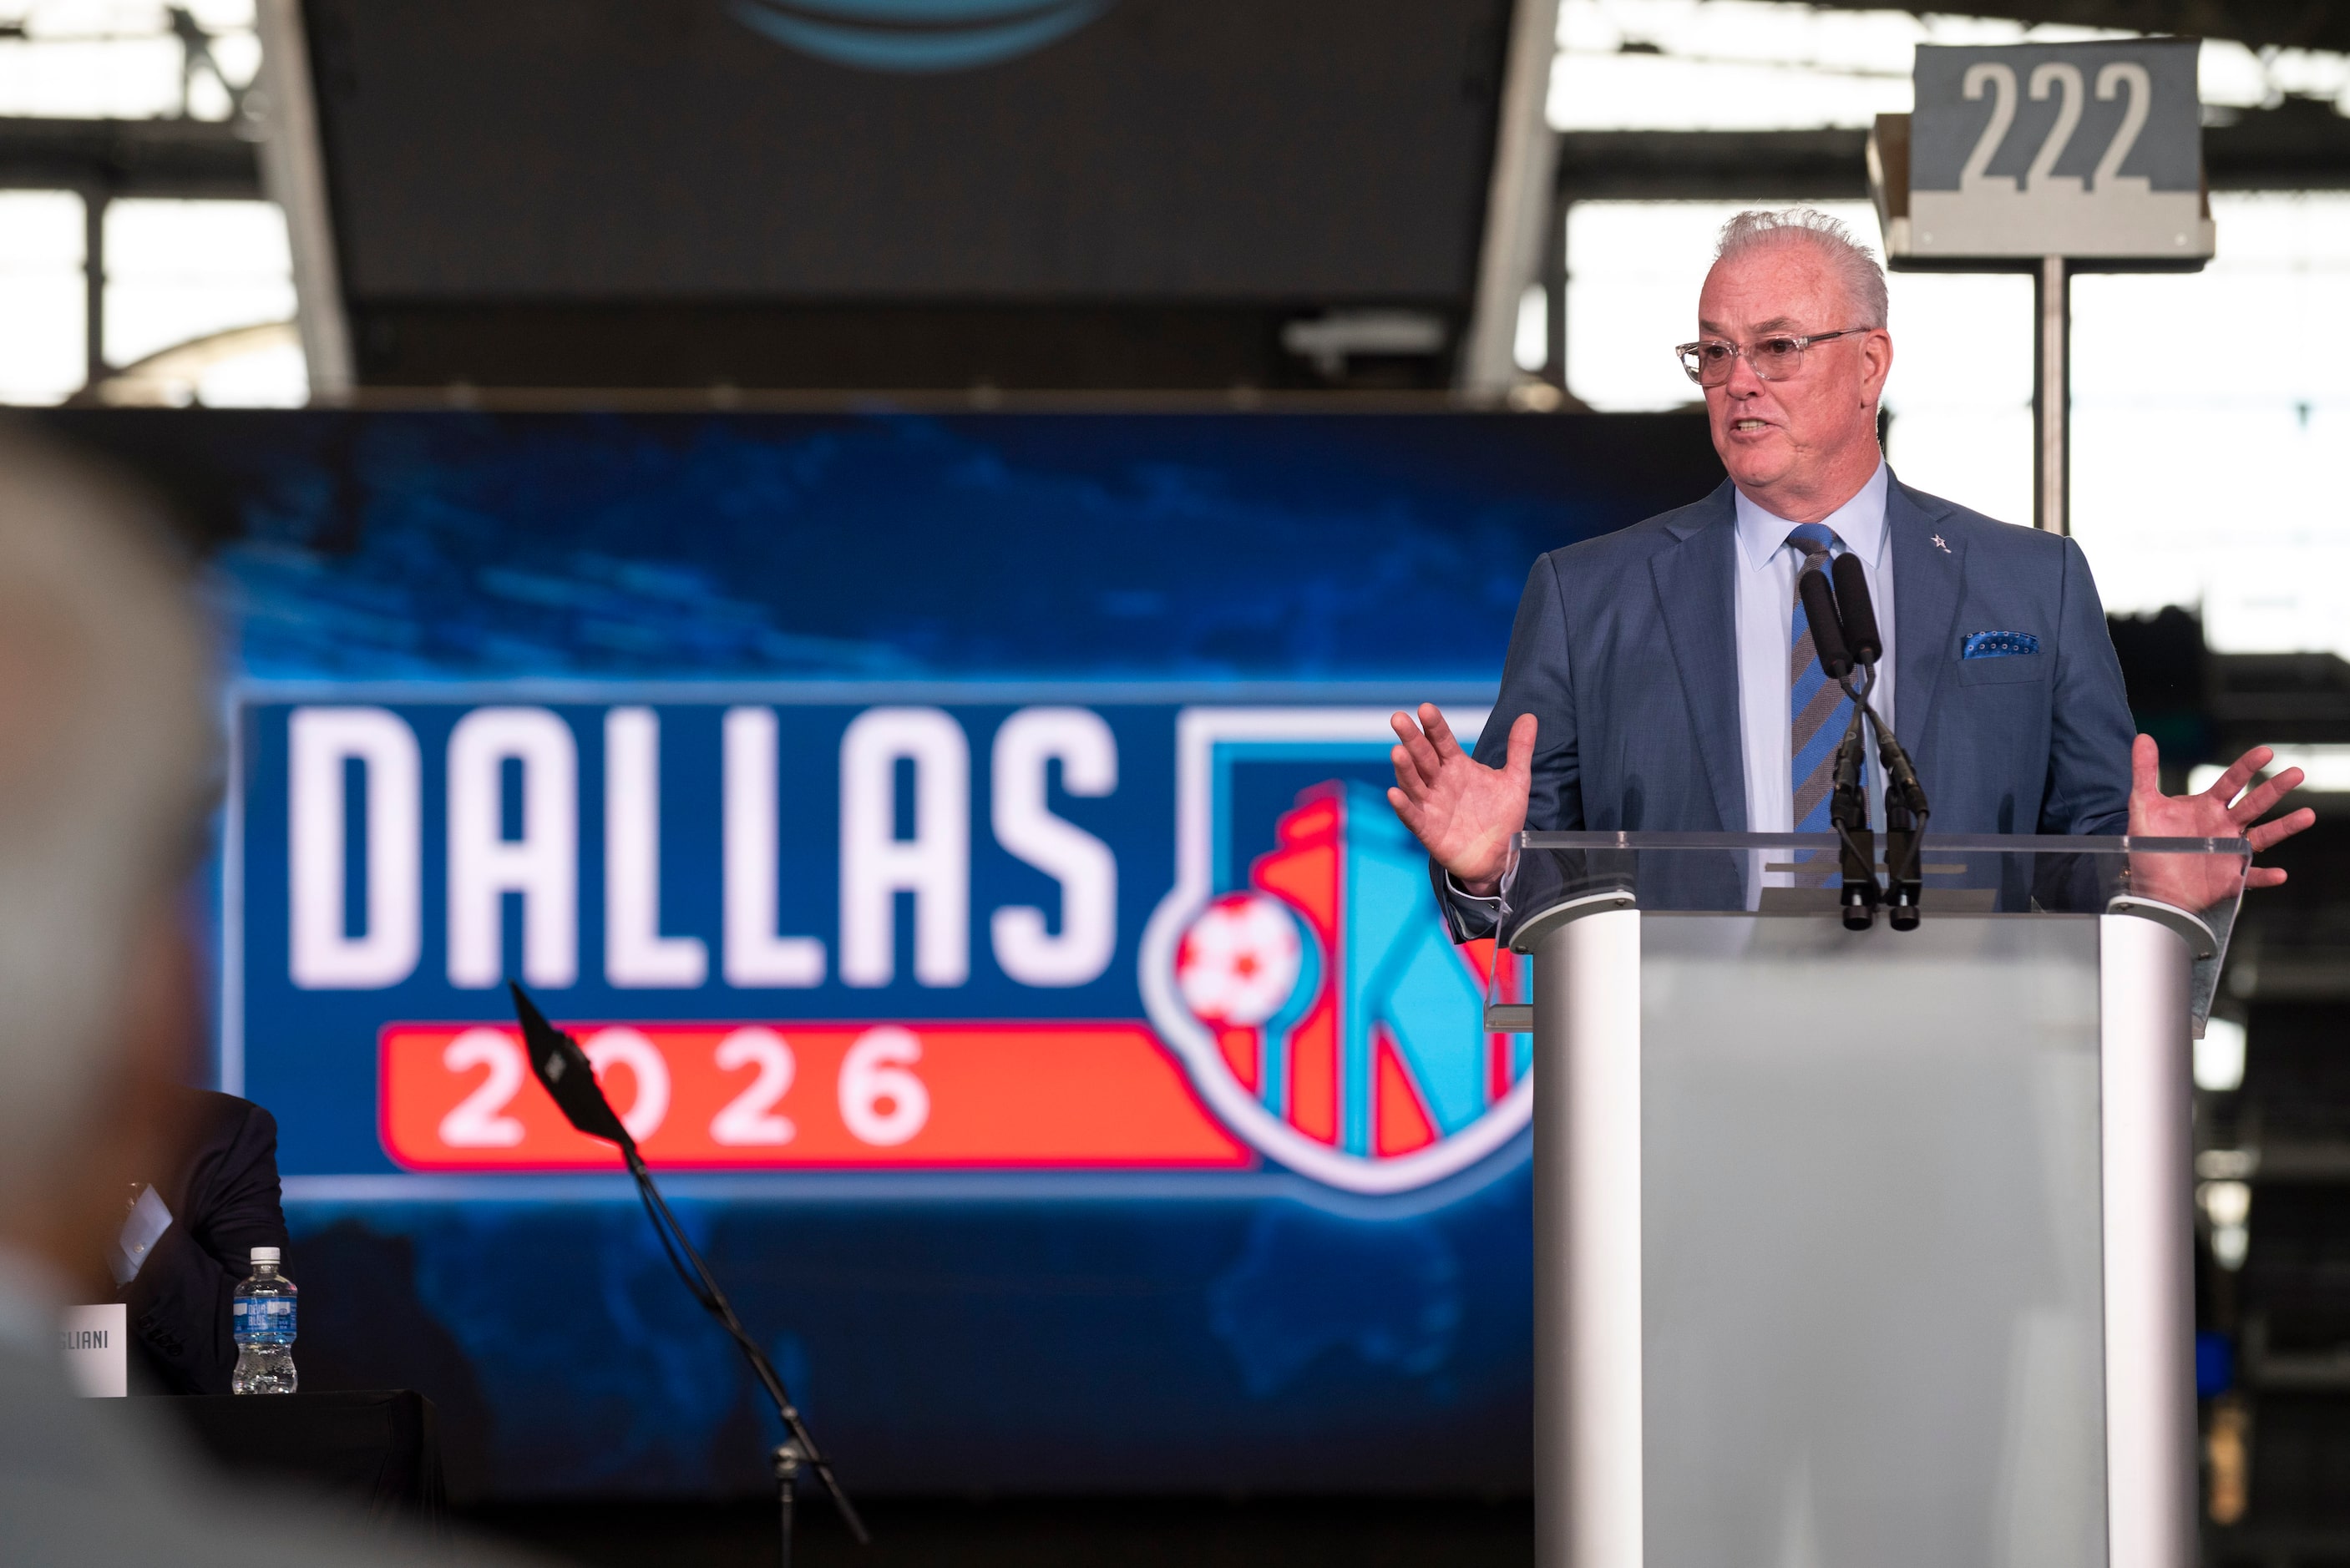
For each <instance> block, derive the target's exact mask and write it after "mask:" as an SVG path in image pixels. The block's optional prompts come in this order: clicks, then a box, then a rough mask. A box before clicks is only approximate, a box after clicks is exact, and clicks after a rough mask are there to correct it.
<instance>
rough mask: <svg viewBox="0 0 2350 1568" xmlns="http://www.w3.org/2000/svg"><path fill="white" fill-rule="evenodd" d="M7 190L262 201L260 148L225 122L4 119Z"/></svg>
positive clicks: (1, 162) (1, 147) (1, 146)
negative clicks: (260, 199) (257, 199)
mask: <svg viewBox="0 0 2350 1568" xmlns="http://www.w3.org/2000/svg"><path fill="white" fill-rule="evenodd" d="M0 190H14V191H25V190H35V191H80V192H86V193H93V194H103V195H106V196H109V197H116V196H176V197H186V198H207V197H209V198H213V199H223V198H225V199H237V198H244V199H248V200H250V199H256V198H258V197H259V196H260V195H261V193H262V191H261V168H260V161H259V147H258V145H257V144H256V143H255V142H252V141H248V140H245V139H244V137H243V136H240V135H239V134H238V133H237V127H236V126H234V124H231V123H228V122H226V121H223V120H207V119H26V118H20V117H13V116H10V117H0Z"/></svg>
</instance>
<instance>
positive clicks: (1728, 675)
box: [1648, 480, 1908, 833]
mask: <svg viewBox="0 0 2350 1568" xmlns="http://www.w3.org/2000/svg"><path fill="white" fill-rule="evenodd" d="M1671 532H1672V533H1673V534H1674V535H1676V536H1677V537H1678V538H1679V540H1680V543H1679V545H1677V546H1675V547H1673V548H1671V549H1669V550H1661V551H1659V552H1658V553H1657V554H1656V555H1655V556H1651V557H1650V558H1649V561H1648V572H1649V576H1651V577H1652V578H1653V579H1654V580H1655V583H1656V587H1657V603H1658V607H1659V610H1660V611H1661V612H1662V614H1663V617H1664V622H1665V634H1666V639H1667V640H1668V641H1669V643H1670V644H1671V646H1672V653H1673V664H1674V667H1675V669H1676V670H1678V671H1679V675H1680V682H1681V693H1682V695H1683V697H1684V698H1686V699H1687V701H1688V702H1689V711H1690V724H1691V725H1692V727H1693V728H1694V729H1695V731H1696V732H1697V749H1698V757H1699V760H1700V763H1702V765H1703V767H1704V769H1705V781H1706V784H1707V785H1708V786H1709V787H1710V788H1711V791H1712V794H1713V804H1714V810H1715V811H1716V813H1717V814H1718V815H1719V817H1720V820H1721V830H1722V831H1723V832H1725V833H1743V832H1745V831H1746V767H1745V763H1744V760H1743V753H1742V751H1741V734H1742V730H1741V725H1740V723H1739V718H1738V616H1737V610H1736V607H1735V604H1734V602H1733V600H1732V597H1731V583H1732V576H1731V574H1732V573H1733V572H1734V571H1735V570H1736V568H1737V562H1736V560H1735V554H1736V550H1737V545H1738V511H1737V504H1736V503H1735V502H1734V501H1733V500H1732V499H1731V487H1730V484H1729V482H1728V481H1726V480H1725V481H1724V482H1723V483H1722V485H1721V489H1719V490H1717V491H1715V492H1714V493H1712V494H1711V495H1710V496H1708V497H1706V504H1705V508H1704V510H1703V512H1701V513H1700V514H1699V515H1698V516H1697V517H1696V518H1694V519H1692V520H1691V521H1690V523H1688V524H1673V525H1671ZM1896 558H1897V559H1898V555H1897V557H1896ZM1896 635H1897V636H1898V635H1899V632H1898V627H1897V628H1896ZM1903 679H1905V680H1906V679H1908V677H1907V675H1906V673H1905V675H1904V677H1903Z"/></svg>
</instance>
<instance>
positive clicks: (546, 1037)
mask: <svg viewBox="0 0 2350 1568" xmlns="http://www.w3.org/2000/svg"><path fill="white" fill-rule="evenodd" d="M506 989H507V990H508V991H510V992H513V993H514V1004H515V1018H516V1019H518V1020H519V1021H520V1022H521V1023H522V1043H523V1054H525V1055H526V1056H528V1057H529V1058H530V1069H531V1071H532V1072H533V1073H535V1074H536V1075H537V1077H538V1081H539V1084H540V1085H541V1086H543V1087H544V1088H545V1089H546V1092H547V1095H548V1096H549V1097H550V1098H552V1099H553V1100H554V1101H555V1106H556V1109H557V1110H559V1111H561V1112H562V1113H563V1119H564V1120H566V1121H567V1122H569V1123H570V1124H571V1125H572V1126H573V1127H577V1128H578V1129H579V1130H580V1131H581V1132H584V1133H586V1134H587V1136H588V1137H599V1138H602V1139H604V1140H605V1141H606V1142H608V1143H617V1144H619V1145H620V1146H621V1147H623V1148H626V1147H629V1132H628V1129H627V1128H626V1127H622V1126H621V1125H620V1116H619V1112H617V1111H615V1110H613V1109H612V1102H611V1101H609V1100H608V1099H606V1098H605V1097H604V1091H603V1089H602V1087H601V1086H599V1085H598V1084H597V1082H596V1069H595V1067H594V1065H593V1064H590V1063H589V1062H588V1060H587V1052H585V1051H582V1050H581V1049H580V1048H579V1042H577V1040H574V1039H573V1038H571V1036H570V1035H568V1034H566V1033H564V1032H563V1031H562V1030H560V1029H557V1028H556V1026H555V1025H554V1024H552V1023H548V1022H547V1021H546V1014H545V1013H543V1012H539V1010H538V1007H537V1004H536V1003H535V1002H532V1001H531V999H530V997H529V995H528V994H527V993H526V992H524V990H523V988H522V987H521V986H519V985H516V984H515V982H514V981H506Z"/></svg>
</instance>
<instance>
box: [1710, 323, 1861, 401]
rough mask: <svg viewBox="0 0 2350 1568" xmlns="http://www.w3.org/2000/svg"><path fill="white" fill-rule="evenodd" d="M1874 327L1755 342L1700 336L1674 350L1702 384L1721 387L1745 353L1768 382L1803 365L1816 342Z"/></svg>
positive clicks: (1782, 334) (1780, 334)
mask: <svg viewBox="0 0 2350 1568" xmlns="http://www.w3.org/2000/svg"><path fill="white" fill-rule="evenodd" d="M1876 330H1877V329H1876V328H1875V327H1839V328H1838V329H1837V330H1835V331H1834V332H1814V333H1812V334H1811V335H1810V336H1808V337H1798V336H1796V335H1795V334H1794V333H1792V332H1773V333H1772V334H1771V335H1770V336H1769V337H1759V338H1757V339H1755V340H1754V341H1753V342H1752V343H1749V344H1737V343H1731V342H1728V341H1726V340H1724V339H1722V338H1720V337H1700V338H1699V339H1698V340H1697V341H1696V342H1694V343H1684V344H1681V345H1680V346H1679V348H1675V349H1674V350H1673V352H1674V353H1676V354H1678V355H1679V356H1680V361H1681V369H1683V370H1685V371H1687V372H1688V373H1689V379H1690V380H1692V381H1695V382H1696V383H1697V384H1698V385H1699V386H1700V387H1719V386H1721V384H1722V383H1723V382H1724V381H1727V380H1728V379H1730V368H1731V365H1732V364H1734V363H1736V362H1737V360H1738V358H1739V357H1740V356H1741V355H1743V356H1744V357H1745V359H1746V363H1747V364H1748V365H1749V366H1750V367H1752V369H1753V371H1754V373H1755V374H1756V375H1757V376H1760V377H1761V378H1762V379H1764V380H1766V381H1783V380H1785V379H1787V378H1788V377H1790V376H1793V375H1794V374H1795V373H1796V372H1797V371H1799V370H1801V369H1803V368H1804V349H1806V348H1810V347H1811V346H1812V345H1813V344H1814V343H1825V342H1826V341H1827V340H1828V339H1829V338H1831V337H1851V336H1852V335H1853V334H1854V333H1856V332H1874V331H1876Z"/></svg>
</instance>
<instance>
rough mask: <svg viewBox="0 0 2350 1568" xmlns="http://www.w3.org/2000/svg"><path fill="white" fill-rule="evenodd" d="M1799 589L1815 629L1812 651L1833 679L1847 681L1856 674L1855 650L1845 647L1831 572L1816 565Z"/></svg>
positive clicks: (1806, 615) (1807, 620)
mask: <svg viewBox="0 0 2350 1568" xmlns="http://www.w3.org/2000/svg"><path fill="white" fill-rule="evenodd" d="M1795 592H1796V595H1797V597H1800V598H1801V599H1802V600H1803V601H1804V624H1805V625H1806V626H1808V627H1809V628H1811V633H1812V651H1813V652H1814V653H1816V654H1818V655H1819V656H1820V669H1821V670H1822V671H1823V672H1825V674H1826V676H1827V678H1828V679H1829V680H1843V679H1844V678H1845V677H1846V676H1847V675H1849V674H1851V673H1852V653H1851V651H1850V650H1849V649H1846V647H1845V642H1844V625H1843V623H1842V622H1841V621H1839V620H1838V619H1837V618H1836V607H1835V596H1833V595H1832V594H1830V593H1829V592H1828V576H1827V574H1826V573H1825V572H1823V571H1821V570H1820V569H1819V568H1818V567H1816V566H1814V567H1813V568H1812V569H1811V570H1810V571H1808V572H1805V573H1804V575H1803V577H1802V579H1801V580H1800V581H1798V582H1797V583H1796V585H1795Z"/></svg>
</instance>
